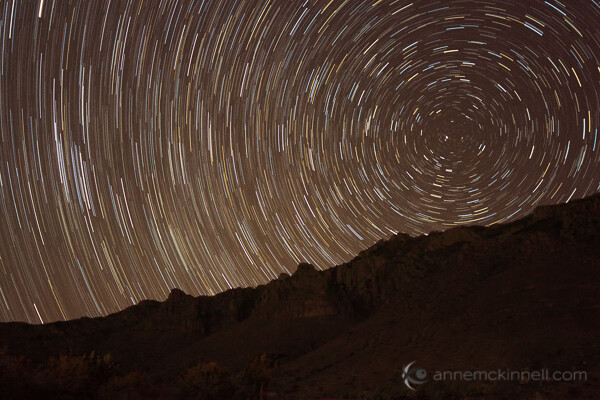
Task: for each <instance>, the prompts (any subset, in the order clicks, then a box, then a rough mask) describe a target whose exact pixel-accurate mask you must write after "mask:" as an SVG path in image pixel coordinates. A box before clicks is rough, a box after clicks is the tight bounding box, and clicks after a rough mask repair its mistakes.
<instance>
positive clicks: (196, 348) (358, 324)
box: [0, 195, 600, 398]
mask: <svg viewBox="0 0 600 400" xmlns="http://www.w3.org/2000/svg"><path fill="white" fill-rule="evenodd" d="M599 283H600V196H599V195H596V196H593V197H590V198H587V199H583V200H578V201H574V202H572V203H569V204H565V205H559V206H544V207H539V208H538V209H536V210H535V211H534V212H533V213H532V214H531V215H530V216H528V217H526V218H524V219H522V220H519V221H516V222H513V223H509V224H504V225H497V226H492V227H488V228H483V227H457V228H454V229H450V230H447V231H445V232H434V233H431V234H430V235H428V236H420V237H410V236H408V235H405V234H398V235H395V236H393V237H391V238H390V239H389V240H382V241H380V242H378V243H377V244H375V245H374V246H372V247H370V248H369V249H366V250H364V251H362V252H360V253H359V255H358V256H357V257H356V258H354V259H353V260H351V261H349V262H347V263H345V264H343V265H339V266H337V267H334V268H331V269H328V270H325V271H317V270H316V269H315V268H314V267H313V266H311V265H309V264H300V265H299V266H298V269H297V270H296V272H295V273H294V274H293V275H291V276H287V275H285V274H282V276H280V277H279V279H277V280H274V281H272V282H270V283H268V284H266V285H261V286H258V287H256V288H245V289H240V288H238V289H233V290H229V291H227V292H224V293H221V294H218V295H216V296H200V297H193V296H190V295H187V294H185V293H183V292H182V291H180V290H178V289H173V290H172V291H171V293H170V295H169V297H168V299H167V300H166V301H164V302H162V303H161V302H157V301H152V300H146V301H143V302H141V303H140V304H138V305H136V306H133V307H130V308H128V309H126V310H123V311H121V312H119V313H116V314H112V315H110V316H107V317H104V318H94V319H90V318H84V319H80V320H76V321H68V322H58V323H53V324H46V325H43V326H31V325H27V324H22V323H8V324H0V346H7V348H8V349H9V350H10V351H12V352H13V353H15V354H24V355H26V356H28V357H30V358H32V359H34V360H43V359H45V358H47V357H49V356H52V355H56V354H84V353H89V352H90V351H92V350H96V351H97V352H110V353H111V354H112V356H113V357H114V359H115V360H117V361H118V362H119V363H121V365H122V366H123V367H124V368H142V369H147V370H148V371H151V372H152V373H155V374H158V375H165V376H168V375H169V374H171V375H176V374H177V373H179V372H178V371H181V369H182V368H186V367H188V366H190V365H193V364H194V363H195V362H197V361H198V360H199V359H204V360H214V361H217V362H219V363H222V364H224V365H226V366H227V367H228V368H230V369H231V370H232V371H241V370H243V368H244V366H245V365H247V364H248V363H249V362H251V361H252V360H254V359H256V357H257V356H259V355H261V354H272V355H277V357H278V359H279V358H282V360H284V361H282V363H280V364H278V365H280V367H279V368H280V370H281V371H282V374H283V377H281V378H280V379H279V381H278V382H275V383H273V385H272V387H275V388H276V389H277V391H278V393H279V394H280V396H284V397H281V398H291V397H293V396H295V395H299V396H300V397H301V398H302V396H309V397H310V396H318V395H325V394H329V395H340V393H342V391H343V390H346V389H345V388H354V389H352V390H356V391H357V392H356V393H358V392H359V391H360V390H366V391H369V390H375V389H377V388H387V389H385V390H388V389H389V388H396V389H397V390H398V391H399V392H401V391H402V390H403V386H402V382H401V380H400V379H399V376H398V371H399V369H401V366H402V363H404V362H408V361H411V360H412V359H419V360H420V361H421V362H422V363H424V364H427V363H428V364H427V365H428V366H430V367H432V368H434V367H437V368H442V367H444V366H447V367H464V368H475V367H482V366H486V367H490V368H499V367H505V366H513V367H519V368H535V367H536V366H540V365H542V366H552V367H558V366H563V367H573V366H580V367H585V368H588V369H589V370H590V374H591V375H590V376H591V378H590V380H589V381H588V384H589V385H588V386H587V387H586V388H587V389H586V390H588V389H589V390H592V392H593V393H600V392H594V390H596V389H597V388H598V381H597V376H596V375H594V374H596V373H597V372H598V370H599V368H598V360H599V359H600V350H599V347H598V344H597V343H598V342H597V338H598V337H600V318H599V317H600V300H599V297H598V294H597V293H598V289H600V285H599ZM323 382H325V383H323ZM590 382H591V383H590ZM319 387H320V388H319ZM590 388H591V389H590ZM517 389H518V388H517ZM377 390H379V389H377ZM381 390H384V389H381ZM390 390H391V389H390ZM502 390H508V389H504V388H503V389H502ZM519 390H521V389H519ZM552 390H557V393H559V394H560V393H562V392H561V390H562V389H560V388H558V389H557V388H556V387H554V388H553V389H552ZM282 393H285V395H283V394H282ZM353 393H354V392H353ZM402 393H403V392H402ZM519 393H520V392H519ZM586 393H587V392H586ZM405 394H406V393H405Z"/></svg>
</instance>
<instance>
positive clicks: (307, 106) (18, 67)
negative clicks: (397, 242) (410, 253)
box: [0, 0, 600, 323]
mask: <svg viewBox="0 0 600 400" xmlns="http://www.w3.org/2000/svg"><path fill="white" fill-rule="evenodd" d="M0 11H1V15H0V46H1V52H2V59H1V61H0V62H1V65H0V68H1V71H0V74H1V75H0V240H1V242H0V320H2V321H8V320H22V321H28V322H33V323H39V322H48V321H53V320H58V319H71V318H76V317H79V316H81V315H88V316H97V315H104V314H107V313H110V312H114V311H117V310H119V309H122V308H125V307H127V306H129V305H131V304H135V303H137V302H138V301H140V300H142V299H145V298H156V299H164V298H165V296H166V295H167V293H168V292H169V290H170V289H171V288H173V287H179V288H181V289H183V290H184V291H186V292H189V293H192V294H194V295H200V294H215V293H218V292H220V291H223V290H226V289H229V288H233V287H239V286H253V285H257V284H261V283H265V282H267V281H268V280H270V279H273V278H276V277H277V276H278V275H279V274H280V273H282V272H293V270H294V269H295V265H297V263H298V262H300V261H307V262H310V263H313V264H314V265H316V266H317V267H319V268H322V269H323V268H327V267H330V266H333V265H335V264H339V263H341V262H343V261H345V260H347V259H349V258H351V257H352V255H353V254H356V253H357V252H358V251H359V250H361V249H363V248H365V247H367V246H369V245H371V244H373V243H374V242H375V241H377V240H379V239H381V238H387V237H389V236H390V235H392V234H393V233H396V232H398V231H402V232H407V233H410V234H413V235H416V234H423V233H427V232H431V231H434V230H443V229H447V228H449V227H452V226H456V225H469V224H481V225H491V224H496V223H502V222H506V221H509V220H512V219H515V218H519V217H522V216H524V215H526V214H527V213H529V212H531V210H532V209H533V208H534V207H535V206H536V205H539V204H547V203H560V202H565V201H569V200H571V199H573V198H579V197H583V196H586V195H590V194H592V193H595V192H597V191H598V190H599V184H600V149H599V147H600V143H598V137H597V136H598V135H597V134H598V125H599V122H600V115H599V104H600V99H599V96H600V82H599V81H600V63H599V61H598V57H599V56H600V31H599V29H598V25H597V21H598V20H600V2H599V1H597V0H589V1H584V0H580V1H569V2H566V1H564V2H562V3H561V2H559V1H557V0H549V1H529V2H522V1H516V0H515V1H452V2H446V1H433V0H423V1H417V0H415V1H412V2H410V1H400V0H397V1H384V0H379V1H375V0H374V1H354V0H352V1H350V0H345V1H341V0H331V1H310V0H306V1H287V0H285V1H283V0H281V1H279V0H264V1H258V0H257V1H244V0H232V1H216V0H214V1H209V0H202V1H201V0H198V1H171V0H162V1H158V0H156V1H154V0H146V1H141V0H140V1H134V0H131V1H128V0H122V1H95V0H94V1H58V0H56V1H53V0H37V1H33V0H31V1H23V0H6V1H4V2H3V3H2V5H1V6H0Z"/></svg>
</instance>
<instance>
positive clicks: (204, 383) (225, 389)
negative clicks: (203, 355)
mask: <svg viewBox="0 0 600 400" xmlns="http://www.w3.org/2000/svg"><path fill="white" fill-rule="evenodd" d="M182 381H183V383H184V385H185V386H186V388H187V391H186V392H187V393H188V395H193V396H192V397H194V398H197V399H207V400H210V399H223V398H228V397H230V396H231V394H232V393H233V391H234V386H233V384H232V382H231V375H230V374H229V371H227V369H226V368H225V367H224V366H222V365H221V364H219V363H217V362H214V361H208V362H205V361H201V362H199V363H198V364H196V365H194V366H193V367H191V368H188V369H187V370H185V372H184V373H183V376H182Z"/></svg>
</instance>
